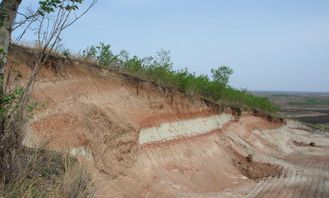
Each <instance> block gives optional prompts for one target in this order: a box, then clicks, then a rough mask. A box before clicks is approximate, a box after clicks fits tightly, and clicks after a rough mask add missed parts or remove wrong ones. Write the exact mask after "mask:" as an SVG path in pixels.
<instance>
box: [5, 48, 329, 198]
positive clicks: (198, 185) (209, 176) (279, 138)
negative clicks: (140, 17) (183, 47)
mask: <svg viewBox="0 0 329 198" xmlns="http://www.w3.org/2000/svg"><path fill="white" fill-rule="evenodd" d="M30 57H31V52H30V51H29V50H28V49H24V48H21V47H15V48H13V49H12V51H11V56H10V58H9V65H10V66H12V70H11V77H10V78H9V81H8V82H9V84H11V85H20V84H22V83H24V82H25V81H26V79H27V77H28V76H29V74H30V72H31V66H33V62H32V61H31V58H30ZM33 99H34V100H36V101H38V103H39V104H40V105H39V108H38V109H37V110H36V111H35V114H34V117H33V119H32V120H31V121H30V123H29V125H28V126H27V134H26V137H25V139H24V144H25V145H27V146H31V147H35V146H38V145H40V144H45V143H46V144H47V147H48V148H49V149H52V150H58V151H62V152H69V153H71V154H72V155H75V156H77V157H78V158H79V159H81V161H82V162H83V163H85V164H86V166H87V167H89V170H90V171H91V172H92V173H93V175H94V181H95V183H96V187H97V192H96V195H97V196H100V197H246V196H249V197H264V196H265V197H278V196H279V197H327V196H328V195H329V183H328V181H329V164H328V163H329V154H328V148H329V138H328V136H327V135H326V134H322V133H313V132H312V130H311V129H309V128H307V127H306V126H303V125H302V124H300V123H298V122H294V121H287V122H286V121H283V120H280V119H277V118H274V117H271V116H269V115H266V114H262V113H261V112H259V111H256V110H249V111H245V110H244V111H243V110H241V109H238V108H233V107H222V106H220V105H217V104H215V103H213V102H211V101H207V100H204V99H198V98H192V97H189V96H186V95H184V94H182V93H180V92H178V91H174V90H172V89H169V88H166V87H162V86H158V85H156V84H154V83H152V82H147V81H144V80H141V79H138V78H136V77H133V76H129V75H126V74H122V73H119V72H116V71H110V70H107V69H103V68H98V67H95V66H91V65H90V64H87V63H82V62H80V61H74V60H67V59H64V58H59V57H50V59H49V61H48V62H47V63H46V66H45V67H44V68H43V69H42V71H41V72H40V75H39V76H38V80H37V82H36V85H35V89H34V92H33ZM296 142H297V143H300V142H303V143H305V145H304V144H303V146H300V145H297V144H296ZM311 142H313V143H314V145H316V146H311V145H309V146H308V144H310V143H311Z"/></svg>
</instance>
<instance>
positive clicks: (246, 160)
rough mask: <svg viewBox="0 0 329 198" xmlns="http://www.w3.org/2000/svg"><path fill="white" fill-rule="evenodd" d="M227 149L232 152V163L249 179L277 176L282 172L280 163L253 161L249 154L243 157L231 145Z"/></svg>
mask: <svg viewBox="0 0 329 198" xmlns="http://www.w3.org/2000/svg"><path fill="white" fill-rule="evenodd" d="M227 149H228V151H229V152H230V153H231V154H232V155H231V156H232V160H233V163H234V165H235V166H236V167H237V168H238V169H239V170H240V171H241V173H242V174H243V175H245V176H246V177H248V178H250V179H253V180H260V179H263V178H267V177H279V176H280V175H281V174H282V170H283V168H282V167H281V166H280V165H276V164H271V163H263V162H255V161H253V160H252V155H251V154H249V155H248V156H247V157H245V156H243V155H241V154H240V153H239V152H237V151H236V150H234V149H233V148H232V147H229V148H227Z"/></svg>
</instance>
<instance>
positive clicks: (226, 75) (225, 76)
mask: <svg viewBox="0 0 329 198" xmlns="http://www.w3.org/2000/svg"><path fill="white" fill-rule="evenodd" d="M211 74H212V78H213V80H214V82H216V83H218V84H220V85H221V86H224V87H226V86H227V84H228V83H229V81H230V76H231V75H232V74H233V70H232V69H231V68H230V67H228V66H220V67H218V68H216V69H211Z"/></svg>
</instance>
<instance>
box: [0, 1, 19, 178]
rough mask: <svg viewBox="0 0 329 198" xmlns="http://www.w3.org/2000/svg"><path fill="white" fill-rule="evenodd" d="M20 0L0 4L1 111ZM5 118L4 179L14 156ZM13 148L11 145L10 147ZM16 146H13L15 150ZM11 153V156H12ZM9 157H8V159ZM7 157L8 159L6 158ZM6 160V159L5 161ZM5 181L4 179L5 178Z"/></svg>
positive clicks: (1, 139)
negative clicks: (5, 76)
mask: <svg viewBox="0 0 329 198" xmlns="http://www.w3.org/2000/svg"><path fill="white" fill-rule="evenodd" d="M21 2H22V0H2V1H1V3H0V99H1V101H0V108H1V109H3V108H4V106H3V103H2V98H3V97H4V95H5V92H4V90H5V87H4V71H5V65H6V62H7V56H8V48H9V44H10V41H11V33H12V26H13V23H14V20H15V18H16V15H17V10H18V7H19V5H20V4H21ZM5 124H6V116H5V115H4V114H3V113H1V115H0V176H3V177H5V175H6V171H7V169H11V168H12V167H11V165H10V164H9V163H10V162H9V161H12V160H10V159H12V155H15V154H14V153H15V151H13V149H11V148H8V145H9V144H7V142H8V138H7V137H8V135H9V136H15V134H6V132H5ZM12 146H13V145H12ZM16 146H17V145H14V148H16ZM12 152H13V154H12ZM9 156H10V157H9ZM8 157H9V158H8ZM5 158H7V159H5ZM5 179H6V178H5Z"/></svg>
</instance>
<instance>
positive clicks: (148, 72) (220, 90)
mask: <svg viewBox="0 0 329 198" xmlns="http://www.w3.org/2000/svg"><path fill="white" fill-rule="evenodd" d="M82 55H83V57H85V58H86V59H89V60H90V59H92V60H95V61H97V62H98V63H99V64H100V65H101V66H103V67H109V68H112V69H118V70H120V71H123V72H127V73H130V74H133V75H136V76H139V77H141V78H144V79H148V80H151V81H154V82H156V83H158V84H160V85H163V86H170V87H173V88H176V89H178V90H180V91H182V92H184V93H186V94H188V95H193V96H202V97H206V98H208V99H212V100H214V101H218V102H222V103H229V104H232V103H233V104H237V105H245V106H249V107H254V108H258V109H261V110H263V111H267V112H275V111H277V106H276V105H274V104H273V103H271V102H270V101H269V100H268V99H267V98H264V97H259V96H254V95H252V94H250V93H248V92H247V91H246V90H239V89H235V88H233V87H231V86H229V85H228V82H229V77H230V75H231V74H232V73H233V70H232V69H231V68H230V67H228V66H221V67H218V68H216V69H212V70H211V73H212V79H210V78H209V77H208V76H207V75H197V74H195V73H190V72H189V71H188V70H187V69H181V70H174V69H173V63H172V62H171V58H170V51H165V50H160V51H159V52H157V54H156V56H155V57H153V56H149V57H145V58H139V57H137V56H133V57H130V56H129V53H128V52H127V51H121V52H120V53H119V54H118V55H114V54H113V52H112V51H111V49H110V45H105V44H104V43H100V45H99V46H90V47H88V48H87V49H86V50H84V51H83V54H82Z"/></svg>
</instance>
